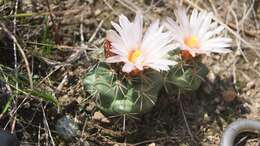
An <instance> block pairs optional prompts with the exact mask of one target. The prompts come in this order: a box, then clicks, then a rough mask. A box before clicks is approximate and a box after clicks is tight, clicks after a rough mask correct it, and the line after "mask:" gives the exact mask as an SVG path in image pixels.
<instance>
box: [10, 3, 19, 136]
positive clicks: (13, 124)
mask: <svg viewBox="0 0 260 146" xmlns="http://www.w3.org/2000/svg"><path fill="white" fill-rule="evenodd" d="M18 3H19V0H16V3H15V10H14V15H16V14H17V9H18ZM13 25H14V29H13V34H14V35H15V34H16V17H14V20H13ZM13 50H14V70H15V78H18V70H17V52H16V50H17V49H16V44H15V41H14V40H13ZM15 86H16V88H18V82H17V81H16V83H15ZM16 93H17V92H16ZM13 99H15V97H13ZM13 101H14V100H13ZM16 106H17V105H16V103H15V102H14V108H16ZM15 123H16V114H14V118H13V123H12V129H11V133H13V132H14V129H15Z"/></svg>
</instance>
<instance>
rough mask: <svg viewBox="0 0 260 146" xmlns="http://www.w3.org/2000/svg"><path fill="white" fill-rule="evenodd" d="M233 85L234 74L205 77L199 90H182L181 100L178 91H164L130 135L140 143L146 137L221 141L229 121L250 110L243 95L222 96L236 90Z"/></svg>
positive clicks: (167, 141)
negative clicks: (213, 77) (169, 93)
mask: <svg viewBox="0 0 260 146" xmlns="http://www.w3.org/2000/svg"><path fill="white" fill-rule="evenodd" d="M234 89H235V88H234V85H233V83H232V78H227V79H221V78H220V77H216V79H215V81H214V82H210V81H204V83H203V84H202V85H201V87H200V88H199V89H198V90H197V91H196V92H185V93H183V94H181V97H180V101H181V102H180V101H179V100H178V97H177V95H178V94H177V93H176V95H171V96H169V95H167V94H166V93H165V91H162V92H161V96H160V98H159V100H158V101H157V104H156V106H155V108H154V109H153V110H152V111H151V112H149V113H147V114H145V115H143V116H141V117H140V120H138V121H136V123H135V125H136V127H135V128H136V129H135V132H134V133H132V134H131V135H129V136H128V138H127V139H128V141H130V142H131V141H132V142H137V141H138V142H139V141H143V143H142V142H140V145H145V144H147V143H145V142H146V140H147V141H148V142H151V141H152V142H153V141H154V142H155V143H157V144H159V145H173V146H175V145H176V146H179V145H219V140H220V137H221V134H222V133H223V130H224V128H225V127H226V126H227V124H229V123H230V122H232V121H233V120H234V119H237V118H241V117H243V116H245V115H246V114H247V113H250V109H249V108H248V107H247V106H246V105H248V103H247V101H245V100H244V99H240V98H234V100H232V101H229V102H227V101H225V100H224V99H223V95H224V93H225V92H231V91H232V92H233V91H234V92H235V90H234ZM180 103H181V104H182V106H183V108H182V109H183V110H181V106H180ZM182 111H183V112H184V114H185V118H186V120H187V121H186V122H185V120H184V116H183V112H182ZM129 124H130V125H131V124H132V123H129ZM187 125H188V127H189V128H190V131H189V130H187ZM127 126H128V125H127Z"/></svg>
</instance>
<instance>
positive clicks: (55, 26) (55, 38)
mask: <svg viewBox="0 0 260 146" xmlns="http://www.w3.org/2000/svg"><path fill="white" fill-rule="evenodd" d="M45 2H46V4H47V7H48V10H49V14H50V17H51V21H52V23H53V26H54V40H55V43H57V44H59V43H60V36H59V31H58V25H57V24H56V23H55V21H54V18H53V12H52V9H51V7H50V3H49V0H45Z"/></svg>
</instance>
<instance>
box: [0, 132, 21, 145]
mask: <svg viewBox="0 0 260 146" xmlns="http://www.w3.org/2000/svg"><path fill="white" fill-rule="evenodd" d="M18 145H19V144H18V141H17V138H16V137H15V136H14V135H12V134H11V133H9V132H6V131H2V130H0V146H18Z"/></svg>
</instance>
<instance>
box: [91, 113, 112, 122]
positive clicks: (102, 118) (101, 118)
mask: <svg viewBox="0 0 260 146" xmlns="http://www.w3.org/2000/svg"><path fill="white" fill-rule="evenodd" d="M92 119H94V120H97V121H100V122H102V123H110V120H109V119H108V118H106V117H105V116H104V115H103V114H102V113H101V112H99V111H98V112H95V113H94V115H93V117H92Z"/></svg>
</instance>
